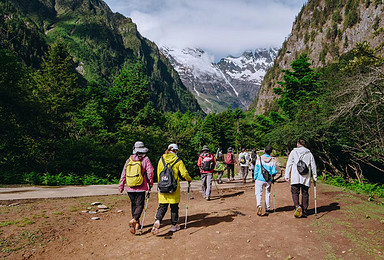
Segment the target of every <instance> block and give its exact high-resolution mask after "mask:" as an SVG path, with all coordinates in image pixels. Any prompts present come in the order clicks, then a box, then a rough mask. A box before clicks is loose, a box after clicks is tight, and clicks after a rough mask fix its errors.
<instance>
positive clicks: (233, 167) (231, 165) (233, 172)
mask: <svg viewBox="0 0 384 260" xmlns="http://www.w3.org/2000/svg"><path fill="white" fill-rule="evenodd" d="M228 165H229V168H230V170H231V176H232V177H231V179H232V180H234V179H235V165H234V164H228Z"/></svg>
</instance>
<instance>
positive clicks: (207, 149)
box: [201, 145, 209, 152]
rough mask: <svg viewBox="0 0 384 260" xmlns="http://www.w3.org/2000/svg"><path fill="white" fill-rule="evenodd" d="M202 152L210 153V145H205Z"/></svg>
mask: <svg viewBox="0 0 384 260" xmlns="http://www.w3.org/2000/svg"><path fill="white" fill-rule="evenodd" d="M201 150H202V151H208V152H209V148H208V145H204V146H203V149H201Z"/></svg>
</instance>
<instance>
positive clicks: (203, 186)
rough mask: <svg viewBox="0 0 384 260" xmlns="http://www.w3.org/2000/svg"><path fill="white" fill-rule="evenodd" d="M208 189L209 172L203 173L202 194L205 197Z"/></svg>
mask: <svg viewBox="0 0 384 260" xmlns="http://www.w3.org/2000/svg"><path fill="white" fill-rule="evenodd" d="M206 190H207V174H206V173H202V174H201V194H202V195H203V197H204V198H206Z"/></svg>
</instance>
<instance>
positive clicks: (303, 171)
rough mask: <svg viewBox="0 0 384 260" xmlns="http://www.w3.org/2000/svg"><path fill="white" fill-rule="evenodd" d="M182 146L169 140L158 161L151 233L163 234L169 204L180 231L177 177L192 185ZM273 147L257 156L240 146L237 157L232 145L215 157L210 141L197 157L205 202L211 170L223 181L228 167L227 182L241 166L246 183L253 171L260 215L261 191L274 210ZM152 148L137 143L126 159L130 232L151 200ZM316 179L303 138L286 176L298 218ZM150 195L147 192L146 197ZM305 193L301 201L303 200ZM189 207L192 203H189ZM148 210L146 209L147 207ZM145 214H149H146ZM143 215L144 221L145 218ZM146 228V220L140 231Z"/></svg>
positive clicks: (303, 214) (124, 177)
mask: <svg viewBox="0 0 384 260" xmlns="http://www.w3.org/2000/svg"><path fill="white" fill-rule="evenodd" d="M178 150H179V149H178V145H177V144H174V143H173V144H170V145H169V146H168V148H167V149H166V151H165V152H164V154H163V155H162V156H161V158H160V159H159V161H158V164H157V180H158V184H157V190H158V203H159V206H158V208H157V212H156V215H155V222H154V224H153V227H152V230H151V232H152V234H154V235H156V234H158V233H159V229H160V224H161V221H162V220H163V218H164V216H165V214H166V212H167V210H168V206H170V208H171V228H170V231H171V232H176V231H178V230H180V225H179V224H178V220H179V203H180V179H179V176H181V177H182V178H184V179H185V180H187V181H188V187H190V183H191V181H192V178H191V176H190V175H189V173H188V171H187V169H186V167H185V165H184V162H183V161H182V160H181V159H180V158H179V157H178V155H177V154H178ZM272 150H273V148H272V146H270V145H267V146H266V147H265V149H264V151H263V152H264V154H263V155H261V156H259V155H258V154H257V152H256V149H253V150H252V152H251V154H249V153H248V151H247V149H245V148H242V149H241V153H240V154H239V156H238V160H236V158H235V155H234V153H233V149H232V148H231V147H230V148H228V150H227V153H226V155H225V156H224V154H223V153H222V150H221V149H218V150H217V152H216V154H215V155H213V154H212V153H211V152H210V149H209V148H208V146H207V145H204V146H203V148H202V150H201V154H200V155H199V158H198V161H197V166H198V167H199V169H200V175H201V182H202V195H203V197H204V198H205V199H206V200H208V201H209V200H210V197H211V186H212V181H213V173H214V172H217V173H218V177H217V182H218V183H219V184H220V183H223V181H222V176H223V174H224V171H225V169H226V170H227V174H228V181H233V180H234V178H235V173H234V169H235V164H237V163H238V164H239V165H240V177H241V179H242V182H243V183H246V179H247V176H248V172H249V171H251V174H252V182H254V183H255V195H256V206H257V209H256V214H257V215H259V216H261V215H263V214H262V193H263V190H265V202H264V204H265V213H266V214H268V213H270V212H271V207H270V193H271V184H273V182H274V180H275V179H274V177H275V176H276V174H277V160H276V159H275V158H274V157H272V156H271V153H272ZM147 152H148V148H146V147H145V145H144V143H143V142H141V141H137V142H136V143H135V144H134V147H133V152H132V155H131V156H130V157H129V158H128V159H127V161H126V162H125V165H124V167H123V171H122V173H121V178H120V184H119V190H120V193H122V192H124V190H126V191H127V192H128V196H129V198H130V200H131V211H132V219H131V220H130V221H129V228H130V232H131V233H132V234H136V232H137V231H138V230H139V229H140V217H141V214H142V212H143V210H144V204H145V200H146V198H147V204H148V199H149V194H150V191H151V188H152V186H153V177H154V168H153V166H152V163H151V161H150V160H149V158H148V157H147V156H146V154H147ZM311 177H312V178H313V181H314V183H315V184H316V181H317V173H316V163H315V160H314V157H313V155H312V153H311V152H310V150H309V149H308V148H306V147H305V141H304V140H302V139H300V140H298V141H297V147H296V148H294V149H293V150H292V151H291V152H290V154H289V156H288V161H287V165H286V170H285V176H284V178H285V180H286V181H287V182H289V181H290V183H291V194H292V200H293V204H294V206H295V211H294V214H293V215H294V216H295V217H297V218H301V217H307V215H308V212H307V210H308V204H309V193H308V190H309V187H310V179H311ZM146 193H147V196H146ZM300 193H301V196H302V198H301V202H302V203H301V204H300V200H299V197H300ZM187 209H188V206H187ZM145 210H146V209H145ZM144 217H145V214H144ZM144 217H143V221H144ZM142 228H143V223H142V225H141V229H142Z"/></svg>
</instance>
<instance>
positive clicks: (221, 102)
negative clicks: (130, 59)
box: [160, 47, 277, 113]
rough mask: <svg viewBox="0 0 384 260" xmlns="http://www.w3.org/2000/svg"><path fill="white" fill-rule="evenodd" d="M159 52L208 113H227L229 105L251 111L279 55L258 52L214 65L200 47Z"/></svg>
mask: <svg viewBox="0 0 384 260" xmlns="http://www.w3.org/2000/svg"><path fill="white" fill-rule="evenodd" d="M160 50H161V52H162V53H163V54H164V55H165V56H166V57H167V58H168V59H169V60H170V62H171V64H172V65H173V66H174V68H175V69H176V71H177V72H178V73H179V75H180V78H181V80H182V81H183V83H184V85H185V86H187V87H188V89H189V90H190V91H191V92H192V93H193V94H194V96H195V98H196V99H197V101H198V102H199V104H200V106H201V107H202V109H203V110H204V111H205V112H206V113H209V112H220V111H224V110H226V109H227V108H228V107H229V106H231V107H232V108H241V109H244V110H245V109H248V107H249V105H250V103H251V102H252V100H253V99H254V98H255V96H256V94H257V92H258V91H259V88H260V85H261V82H262V80H263V77H264V75H265V73H266V71H267V70H268V68H270V67H271V66H272V64H273V61H274V59H275V57H276V55H277V49H275V48H271V49H256V50H255V51H246V52H244V53H243V55H241V56H239V57H233V56H228V57H226V58H223V59H221V60H220V61H219V62H217V63H215V62H214V61H213V56H212V55H210V54H209V53H206V52H204V51H203V50H201V49H199V48H185V49H177V48H170V47H161V48H160Z"/></svg>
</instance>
